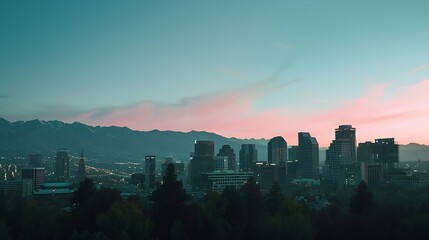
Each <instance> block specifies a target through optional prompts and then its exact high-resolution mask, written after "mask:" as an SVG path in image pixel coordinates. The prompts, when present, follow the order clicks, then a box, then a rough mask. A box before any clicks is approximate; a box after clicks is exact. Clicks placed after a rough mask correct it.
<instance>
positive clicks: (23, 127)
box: [0, 118, 267, 160]
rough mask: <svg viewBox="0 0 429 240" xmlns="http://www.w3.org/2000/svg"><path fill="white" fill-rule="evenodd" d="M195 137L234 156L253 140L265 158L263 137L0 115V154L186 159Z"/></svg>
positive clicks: (260, 156) (260, 154)
mask: <svg viewBox="0 0 429 240" xmlns="http://www.w3.org/2000/svg"><path fill="white" fill-rule="evenodd" d="M195 140H212V141H214V142H215V151H216V152H218V149H219V148H221V147H222V145H224V144H229V145H231V146H232V147H233V148H234V150H235V152H236V155H237V157H238V151H239V149H240V146H241V144H243V143H254V144H256V145H257V146H256V148H257V149H258V155H259V159H261V160H266V156H267V147H266V145H267V141H266V140H264V139H237V138H226V137H223V136H220V135H217V134H215V133H209V132H198V131H191V132H187V133H184V132H174V131H158V130H153V131H134V130H131V129H129V128H127V127H115V126H112V127H100V126H97V127H93V126H88V125H85V124H82V123H79V122H74V123H71V124H69V123H64V122H61V121H40V120H32V121H18V122H9V121H7V120H6V119H3V118H0V153H2V154H9V153H15V152H17V153H24V154H27V153H30V152H42V153H44V154H50V155H52V154H53V153H54V152H55V151H56V149H58V148H67V149H69V150H70V151H71V152H74V153H78V152H80V151H85V153H86V154H90V155H93V156H100V155H105V156H106V157H109V156H126V157H137V158H143V157H144V156H145V155H151V154H153V155H156V156H158V157H159V158H163V157H165V156H167V155H172V156H174V157H176V158H178V159H179V160H187V159H188V158H189V153H190V152H192V151H193V150H194V142H195Z"/></svg>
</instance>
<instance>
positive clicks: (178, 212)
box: [150, 163, 190, 239]
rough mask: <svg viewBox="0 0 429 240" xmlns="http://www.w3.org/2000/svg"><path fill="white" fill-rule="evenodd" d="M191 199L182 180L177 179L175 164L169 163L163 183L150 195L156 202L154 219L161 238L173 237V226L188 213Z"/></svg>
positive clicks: (157, 232)
mask: <svg viewBox="0 0 429 240" xmlns="http://www.w3.org/2000/svg"><path fill="white" fill-rule="evenodd" d="M189 199H190V197H189V196H188V195H187V194H186V191H185V190H184V189H183V186H182V182H181V181H177V177H176V170H175V168H174V164H171V163H170V164H168V166H167V170H166V173H165V176H164V179H163V183H162V185H161V186H160V187H159V188H158V189H156V190H155V191H153V193H152V195H151V196H150V200H152V201H154V202H155V206H154V211H153V220H154V223H155V234H156V235H157V236H158V237H159V239H171V234H170V233H171V227H172V226H173V224H174V222H175V221H178V220H180V219H181V218H182V217H183V215H184V214H185V213H186V205H187V201H188V200H189Z"/></svg>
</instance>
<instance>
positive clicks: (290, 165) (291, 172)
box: [287, 146, 299, 180]
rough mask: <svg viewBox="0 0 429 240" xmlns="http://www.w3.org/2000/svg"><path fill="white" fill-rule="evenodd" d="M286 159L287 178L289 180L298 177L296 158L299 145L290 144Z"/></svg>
mask: <svg viewBox="0 0 429 240" xmlns="http://www.w3.org/2000/svg"><path fill="white" fill-rule="evenodd" d="M288 155H289V156H288V161H287V178H288V179H289V180H292V179H295V178H297V177H298V175H297V171H298V164H299V162H298V158H299V146H291V147H290V148H289V149H288Z"/></svg>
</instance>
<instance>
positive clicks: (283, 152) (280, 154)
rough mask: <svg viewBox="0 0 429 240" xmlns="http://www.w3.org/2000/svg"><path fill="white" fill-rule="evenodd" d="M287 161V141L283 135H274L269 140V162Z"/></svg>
mask: <svg viewBox="0 0 429 240" xmlns="http://www.w3.org/2000/svg"><path fill="white" fill-rule="evenodd" d="M286 161H287V143H286V141H285V140H284V138H283V137H280V136H278V137H274V138H271V140H270V141H269V142H268V163H270V164H271V163H272V164H277V165H278V164H281V163H282V164H285V163H286Z"/></svg>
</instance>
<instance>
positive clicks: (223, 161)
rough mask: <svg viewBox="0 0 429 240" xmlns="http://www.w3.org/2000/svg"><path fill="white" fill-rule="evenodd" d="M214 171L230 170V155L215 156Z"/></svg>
mask: <svg viewBox="0 0 429 240" xmlns="http://www.w3.org/2000/svg"><path fill="white" fill-rule="evenodd" d="M213 171H228V157H225V156H216V157H214V158H213Z"/></svg>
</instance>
